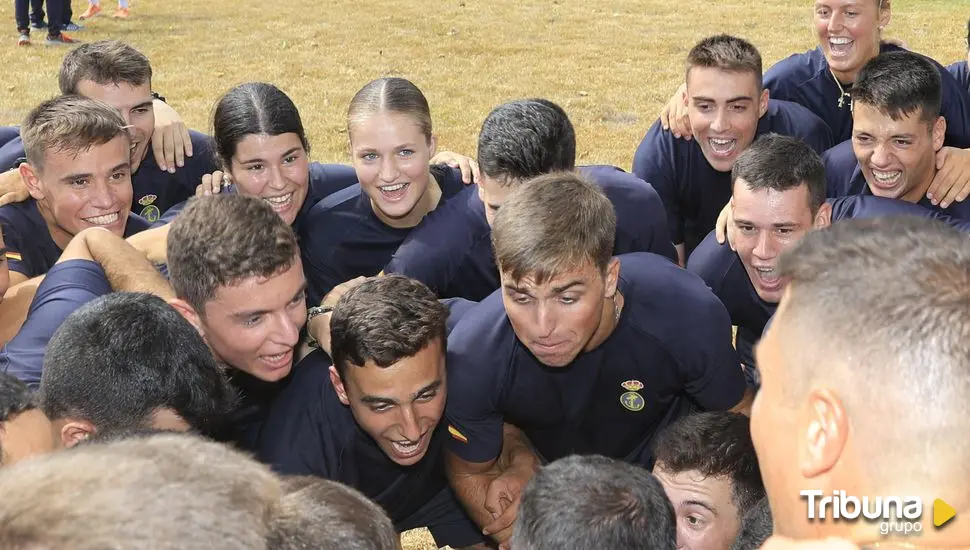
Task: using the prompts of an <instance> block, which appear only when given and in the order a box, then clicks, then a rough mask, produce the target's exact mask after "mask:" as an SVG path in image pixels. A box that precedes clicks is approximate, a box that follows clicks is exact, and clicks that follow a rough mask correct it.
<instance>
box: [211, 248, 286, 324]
mask: <svg viewBox="0 0 970 550" xmlns="http://www.w3.org/2000/svg"><path fill="white" fill-rule="evenodd" d="M304 284H305V279H304V278H303V266H302V264H301V262H300V257H299V255H297V256H294V258H293V262H292V263H291V264H290V266H289V267H288V268H286V269H285V270H283V271H280V272H278V273H276V274H273V275H270V276H269V277H261V276H258V275H251V276H249V277H243V278H242V279H239V280H237V281H234V282H232V283H230V284H228V285H223V286H220V287H218V288H217V289H216V291H215V293H214V294H213V297H212V299H211V300H209V301H208V302H206V304H205V309H206V312H207V313H213V312H216V311H218V312H219V313H222V314H225V315H232V314H234V313H238V312H244V311H275V310H278V309H282V308H284V307H286V305H287V304H289V303H290V301H291V300H292V299H293V297H294V296H295V295H296V294H297V293H299V292H300V289H302V288H303V285H304Z"/></svg>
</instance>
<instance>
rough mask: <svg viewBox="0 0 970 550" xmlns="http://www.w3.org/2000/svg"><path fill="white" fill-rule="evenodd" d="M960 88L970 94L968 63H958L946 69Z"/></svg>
mask: <svg viewBox="0 0 970 550" xmlns="http://www.w3.org/2000/svg"><path fill="white" fill-rule="evenodd" d="M946 70H948V71H950V74H952V75H953V78H954V79H956V81H957V82H958V83H959V84H960V86H961V87H962V88H963V89H964V90H966V91H967V93H968V94H970V69H968V68H967V62H966V61H958V62H956V63H954V64H952V65H950V66H948V67H947V68H946Z"/></svg>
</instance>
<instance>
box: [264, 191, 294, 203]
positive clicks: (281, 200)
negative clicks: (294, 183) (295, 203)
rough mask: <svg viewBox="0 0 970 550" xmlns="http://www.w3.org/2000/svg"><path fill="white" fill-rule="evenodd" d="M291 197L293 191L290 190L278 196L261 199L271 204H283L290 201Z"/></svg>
mask: <svg viewBox="0 0 970 550" xmlns="http://www.w3.org/2000/svg"><path fill="white" fill-rule="evenodd" d="M292 198H293V192H292V191H291V192H289V193H287V194H285V195H280V196H278V197H263V200H264V201H266V202H268V203H270V204H272V205H284V204H286V203H288V202H290V199H292Z"/></svg>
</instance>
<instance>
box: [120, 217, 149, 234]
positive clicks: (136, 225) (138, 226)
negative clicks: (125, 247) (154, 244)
mask: <svg viewBox="0 0 970 550" xmlns="http://www.w3.org/2000/svg"><path fill="white" fill-rule="evenodd" d="M151 226H152V224H151V222H149V221H148V220H146V219H145V218H143V217H141V216H139V215H138V214H133V213H128V222H127V223H126V224H125V237H130V236H132V235H134V234H135V233H140V232H142V231H144V230H146V229H148V228H150V227H151Z"/></svg>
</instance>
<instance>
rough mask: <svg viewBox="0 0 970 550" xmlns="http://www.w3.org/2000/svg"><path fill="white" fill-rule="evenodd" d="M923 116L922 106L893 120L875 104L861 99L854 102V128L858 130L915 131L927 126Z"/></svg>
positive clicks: (870, 131)
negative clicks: (863, 101)
mask: <svg viewBox="0 0 970 550" xmlns="http://www.w3.org/2000/svg"><path fill="white" fill-rule="evenodd" d="M922 116H923V109H922V108H920V109H917V110H916V111H914V112H912V113H910V114H907V115H902V116H900V117H899V120H893V118H892V117H891V116H889V115H888V114H887V113H884V112H882V111H880V110H879V109H878V108H876V107H875V106H872V105H869V104H866V103H862V102H860V101H854V102H852V124H853V128H854V129H856V130H863V129H864V130H865V131H866V132H869V133H872V132H876V131H883V132H893V133H896V132H901V131H903V132H905V131H914V130H916V129H919V128H920V127H924V128H925V126H926V123H925V122H924V121H923V118H922Z"/></svg>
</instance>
